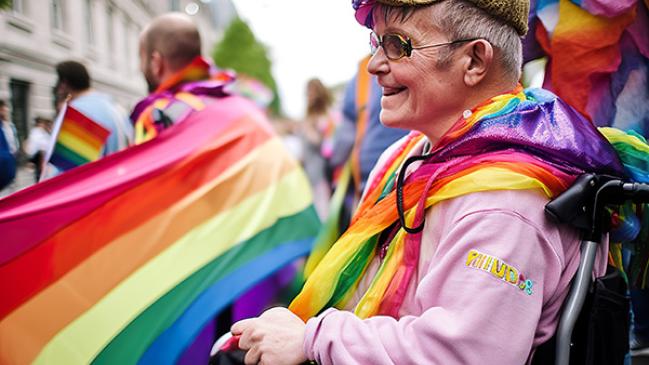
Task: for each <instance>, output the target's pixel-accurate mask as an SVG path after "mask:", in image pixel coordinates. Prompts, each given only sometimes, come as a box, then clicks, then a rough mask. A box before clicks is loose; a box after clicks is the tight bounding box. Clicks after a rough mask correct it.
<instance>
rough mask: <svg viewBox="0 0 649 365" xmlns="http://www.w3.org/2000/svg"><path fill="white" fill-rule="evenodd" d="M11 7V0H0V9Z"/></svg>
mask: <svg viewBox="0 0 649 365" xmlns="http://www.w3.org/2000/svg"><path fill="white" fill-rule="evenodd" d="M5 9H11V0H0V10H5Z"/></svg>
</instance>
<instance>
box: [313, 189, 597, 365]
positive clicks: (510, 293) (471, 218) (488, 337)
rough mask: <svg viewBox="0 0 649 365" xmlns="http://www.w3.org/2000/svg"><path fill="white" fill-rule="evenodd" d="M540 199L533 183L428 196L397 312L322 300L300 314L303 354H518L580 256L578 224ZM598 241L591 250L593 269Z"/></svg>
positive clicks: (511, 357) (546, 331)
mask: <svg viewBox="0 0 649 365" xmlns="http://www.w3.org/2000/svg"><path fill="white" fill-rule="evenodd" d="M547 202H548V199H547V197H546V196H545V195H544V194H543V193H542V192H541V191H532V190H525V191H520V190H519V191H514V190H510V191H487V192H478V193H472V194H468V195H464V196H461V197H458V198H455V199H452V200H448V201H443V202H440V203H438V204H436V205H434V206H433V207H431V208H430V209H429V210H428V211H427V214H426V225H425V228H424V232H423V238H422V248H421V255H420V262H419V268H418V269H419V270H418V273H417V276H416V277H415V280H413V282H412V284H411V286H410V287H409V289H408V293H407V294H406V298H405V301H404V304H403V306H402V307H401V311H400V313H399V316H400V318H399V319H398V320H395V319H394V318H391V317H386V316H376V317H372V318H369V319H366V320H361V319H359V318H358V317H356V316H355V315H354V314H353V313H352V312H349V311H347V310H336V309H329V310H327V311H325V312H323V313H322V314H320V315H319V316H317V317H315V318H312V319H310V320H309V321H308V322H307V326H306V334H305V339H304V351H305V354H306V355H307V357H308V358H309V359H312V360H315V361H317V362H318V363H319V364H323V365H326V364H373V365H374V364H444V365H451V364H486V363H488V364H503V365H508V364H511V365H521V364H524V363H526V362H527V361H529V360H530V358H531V354H532V352H533V350H534V349H535V348H536V347H537V346H538V345H540V344H541V343H543V342H545V341H546V340H547V339H549V338H550V337H551V336H552V334H553V333H554V331H555V329H556V326H557V322H558V317H559V311H560V308H561V304H562V302H563V300H564V299H565V297H566V295H567V292H568V289H569V282H570V279H571V278H572V276H573V275H574V273H575V272H576V270H577V267H578V265H579V239H578V234H577V232H576V231H574V230H573V229H571V228H569V227H565V226H557V225H555V224H553V223H552V222H550V221H549V220H548V219H546V217H545V215H544V211H543V208H544V206H545V204H546V203H547ZM606 246H607V245H602V247H601V248H600V251H599V252H598V261H597V262H596V274H598V275H601V274H603V272H604V270H605V267H606V252H607V247H606ZM379 260H380V259H379V258H378V256H377V258H375V260H374V261H373V262H372V264H371V266H370V268H369V269H368V272H367V274H366V275H365V277H364V278H363V279H362V281H361V283H360V285H359V289H358V292H357V295H356V296H355V297H354V298H353V300H352V303H350V304H349V308H347V309H351V308H353V306H354V305H355V304H356V302H358V300H359V299H360V297H361V295H362V294H363V293H364V292H365V290H366V289H367V287H368V286H369V283H370V281H371V278H372V277H373V276H374V274H375V272H376V270H377V268H378V264H379ZM530 281H531V282H530Z"/></svg>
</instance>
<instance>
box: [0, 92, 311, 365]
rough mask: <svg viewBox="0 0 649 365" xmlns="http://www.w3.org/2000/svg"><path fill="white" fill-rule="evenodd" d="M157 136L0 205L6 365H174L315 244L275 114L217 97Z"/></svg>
mask: <svg viewBox="0 0 649 365" xmlns="http://www.w3.org/2000/svg"><path fill="white" fill-rule="evenodd" d="M206 108H208V109H209V113H195V114H191V115H190V116H189V117H188V118H187V119H186V120H184V121H183V122H182V123H179V124H177V125H175V126H174V127H173V128H170V129H168V130H165V131H164V132H162V133H160V134H159V135H158V136H157V137H156V138H155V139H153V140H151V141H149V142H148V143H144V144H141V145H138V146H134V147H132V148H130V149H128V150H125V151H122V152H120V153H117V154H114V155H111V156H108V157H106V158H104V159H101V160H99V161H97V162H95V163H92V164H87V165H84V166H81V167H79V168H77V169H74V170H72V171H69V172H67V173H65V174H62V175H59V176H57V177H55V178H53V179H50V180H48V181H45V182H43V183H41V184H38V185H35V186H33V187H31V188H28V189H26V190H23V191H20V192H18V193H16V194H14V195H12V196H10V197H8V198H6V199H4V200H0V232H2V238H1V239H0V292H1V293H2V300H0V363H1V364H26V363H36V364H44V363H48V364H52V363H54V364H82V363H96V364H101V363H104V364H135V363H141V364H150V363H151V364H152V363H155V364H171V363H174V362H175V361H176V360H177V359H178V358H179V356H180V355H181V354H182V352H183V350H184V349H185V348H186V347H187V346H188V345H190V344H191V342H192V339H193V338H194V337H195V336H196V335H197V334H198V333H199V332H200V330H201V328H202V327H203V326H204V325H205V324H206V323H208V322H209V321H210V320H211V319H212V318H213V316H214V315H215V314H216V313H218V312H219V311H220V309H222V308H223V307H224V306H226V305H227V304H229V303H230V302H231V301H232V300H233V299H235V298H237V296H238V295H240V294H241V293H243V292H245V291H246V290H247V289H249V288H250V287H251V286H252V285H254V284H255V283H256V282H258V281H260V280H261V279H263V278H265V277H267V276H268V275H270V274H272V273H273V272H275V271H276V270H277V269H279V268H281V267H283V266H285V265H286V264H287V263H289V262H292V261H293V260H294V259H295V258H297V257H300V256H303V255H305V254H306V253H307V252H308V251H309V250H310V245H311V242H312V240H313V237H314V236H315V234H316V233H317V231H318V227H319V221H318V218H317V215H316V214H315V211H314V209H313V207H312V197H311V192H310V187H309V183H308V180H307V178H306V177H305V175H304V174H303V171H302V170H301V168H300V167H299V165H298V163H297V162H295V161H294V160H293V159H292V158H291V157H289V154H288V152H286V151H285V149H284V148H283V146H282V144H281V141H280V140H279V139H278V138H277V137H276V136H275V135H274V134H273V133H272V132H271V129H270V127H269V126H268V125H267V123H266V122H265V119H264V117H263V115H261V113H260V112H259V111H258V109H257V108H256V107H255V106H254V105H253V104H252V103H250V102H248V101H246V100H244V99H241V98H238V97H225V98H221V99H215V100H214V101H213V102H212V103H210V104H209V105H207V107H206Z"/></svg>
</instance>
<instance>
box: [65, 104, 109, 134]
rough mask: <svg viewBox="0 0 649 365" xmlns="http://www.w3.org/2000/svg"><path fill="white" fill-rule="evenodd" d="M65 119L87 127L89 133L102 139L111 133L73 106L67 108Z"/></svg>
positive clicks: (84, 127) (81, 126)
mask: <svg viewBox="0 0 649 365" xmlns="http://www.w3.org/2000/svg"><path fill="white" fill-rule="evenodd" d="M64 119H65V120H71V121H73V122H74V123H75V124H76V125H78V126H79V127H80V128H83V129H85V130H86V131H88V133H90V134H93V135H95V136H98V137H99V138H101V139H105V138H106V137H107V136H108V135H109V134H110V131H109V130H108V129H106V128H104V126H102V125H101V124H99V123H97V122H95V121H94V120H92V119H90V118H88V117H87V116H85V115H84V114H82V113H81V112H80V111H78V110H76V109H74V107H71V106H69V107H68V109H67V110H66V112H65V118H64Z"/></svg>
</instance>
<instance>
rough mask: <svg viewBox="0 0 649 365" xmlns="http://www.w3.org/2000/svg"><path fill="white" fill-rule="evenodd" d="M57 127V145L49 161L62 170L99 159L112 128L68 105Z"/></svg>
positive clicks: (62, 112)
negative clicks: (105, 126)
mask: <svg viewBox="0 0 649 365" xmlns="http://www.w3.org/2000/svg"><path fill="white" fill-rule="evenodd" d="M61 116H62V117H60V118H59V120H57V123H56V126H55V127H54V128H55V129H54V135H55V136H56V138H55V140H54V145H53V148H52V149H51V153H50V156H49V158H48V159H46V161H49V162H50V163H51V164H52V165H54V166H56V167H57V168H59V169H60V170H63V171H65V170H69V169H71V168H74V167H77V166H81V165H83V164H86V163H88V162H92V161H96V160H98V159H99V157H100V156H101V150H102V148H103V147H104V144H105V143H106V139H108V136H109V135H110V130H108V129H106V128H104V127H103V126H102V125H101V124H99V123H97V122H95V121H93V120H92V119H90V118H88V117H86V116H85V115H83V114H82V113H81V112H80V111H78V110H76V109H74V108H73V107H72V106H70V105H67V106H65V107H64V109H63V111H61Z"/></svg>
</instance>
